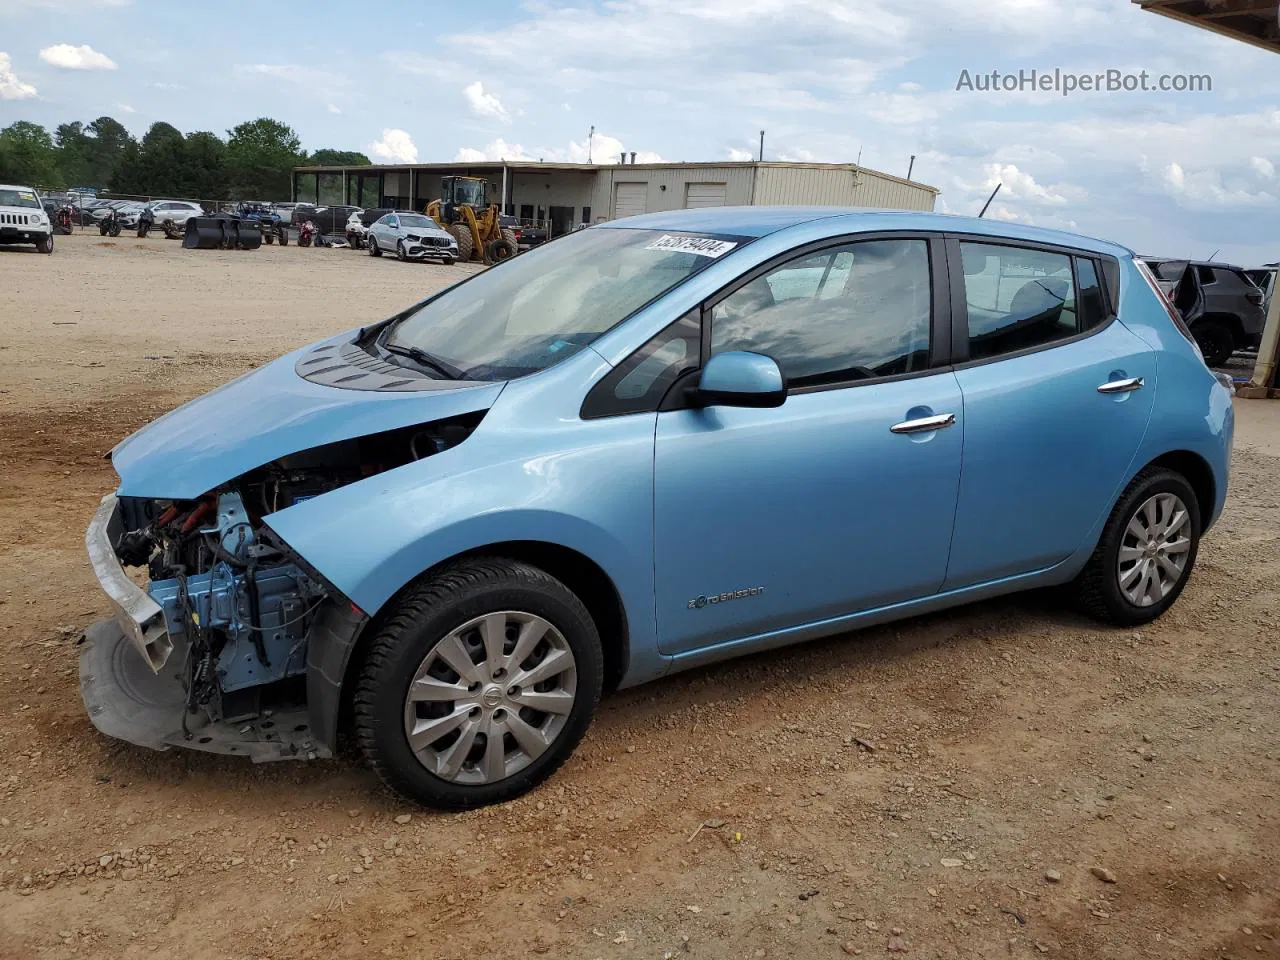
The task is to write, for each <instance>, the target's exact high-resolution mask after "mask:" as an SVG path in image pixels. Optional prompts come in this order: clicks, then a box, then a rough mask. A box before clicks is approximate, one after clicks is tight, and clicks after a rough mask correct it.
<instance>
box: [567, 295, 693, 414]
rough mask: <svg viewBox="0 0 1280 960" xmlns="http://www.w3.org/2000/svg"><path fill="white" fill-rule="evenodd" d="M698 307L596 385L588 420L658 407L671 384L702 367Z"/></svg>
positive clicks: (589, 398)
mask: <svg viewBox="0 0 1280 960" xmlns="http://www.w3.org/2000/svg"><path fill="white" fill-rule="evenodd" d="M699 314H700V311H699V309H698V308H697V307H695V308H694V309H692V310H690V311H689V312H688V313H686V314H685V315H684V316H683V317H681V318H680V319H679V320H677V321H676V322H675V323H673V324H671V326H669V327H667V328H666V329H665V330H663V331H662V332H661V333H660V334H658V335H657V336H656V337H654V338H653V339H652V340H650V341H649V342H648V343H646V344H645V345H644V346H643V347H641V348H640V349H639V350H637V351H636V352H635V353H633V354H631V356H629V357H627V359H625V360H623V361H622V363H620V364H618V365H617V366H616V367H614V368H613V369H612V370H611V371H609V374H608V375H607V376H606V377H605V378H604V379H603V380H601V381H600V382H599V383H598V384H596V385H595V386H594V387H592V389H591V392H590V393H589V394H587V399H586V401H585V402H584V403H583V405H582V416H583V418H584V419H588V420H590V419H592V418H595V417H616V416H621V415H623V414H627V413H642V412H647V411H651V410H657V409H658V406H659V404H661V403H662V398H663V397H664V396H666V393H667V391H668V390H669V389H670V388H671V385H672V384H673V383H675V382H676V381H677V380H678V379H680V377H681V376H683V375H684V374H685V373H687V372H689V371H690V370H696V369H697V367H698V359H699V356H698V355H699V352H700V347H701V340H702V324H701V323H700V322H699Z"/></svg>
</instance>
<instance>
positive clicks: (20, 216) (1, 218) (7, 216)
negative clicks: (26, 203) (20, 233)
mask: <svg viewBox="0 0 1280 960" xmlns="http://www.w3.org/2000/svg"><path fill="white" fill-rule="evenodd" d="M30 222H31V217H30V216H28V215H27V214H25V213H0V223H7V224H11V225H13V226H15V227H25V226H26V225H27V224H29V223H30Z"/></svg>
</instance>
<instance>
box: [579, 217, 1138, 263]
mask: <svg viewBox="0 0 1280 960" xmlns="http://www.w3.org/2000/svg"><path fill="white" fill-rule="evenodd" d="M815 220H829V221H831V223H830V224H829V226H830V228H831V234H832V235H833V236H835V235H838V234H840V233H845V232H860V231H870V230H928V231H932V232H951V233H969V234H979V235H982V236H990V237H993V238H997V239H998V238H1007V239H1010V240H1028V241H1031V242H1035V243H1047V244H1056V245H1058V246H1065V247H1077V248H1080V249H1084V250H1092V251H1096V252H1098V253H1106V254H1109V255H1110V256H1114V257H1129V256H1133V251H1132V250H1130V249H1129V248H1128V247H1124V246H1121V245H1120V244H1117V243H1111V242H1110V241H1107V240H1099V239H1097V238H1094V237H1086V236H1082V235H1080V234H1075V233H1068V232H1067V231H1064V230H1049V229H1046V228H1043V227H1032V226H1026V225H1024V224H1020V223H1012V222H1010V221H1008V220H981V219H979V218H977V217H961V216H956V215H955V214H950V213H932V212H923V211H913V210H886V209H880V208H860V207H699V208H697V209H693V210H667V211H664V212H662V213H644V214H640V215H638V216H634V217H626V218H625V219H623V220H609V221H606V222H605V223H601V224H598V226H600V227H604V228H606V229H622V230H683V231H689V232H697V233H718V234H725V235H729V236H738V237H763V236H767V235H768V234H771V233H776V232H777V231H779V230H785V229H787V228H788V227H794V226H797V225H799V224H802V223H810V222H812V221H815Z"/></svg>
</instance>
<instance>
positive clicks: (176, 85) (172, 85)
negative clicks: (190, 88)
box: [151, 80, 187, 90]
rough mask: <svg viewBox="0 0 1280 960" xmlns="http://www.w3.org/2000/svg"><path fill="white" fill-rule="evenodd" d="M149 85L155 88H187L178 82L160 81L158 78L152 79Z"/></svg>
mask: <svg viewBox="0 0 1280 960" xmlns="http://www.w3.org/2000/svg"><path fill="white" fill-rule="evenodd" d="M151 86H153V87H155V88H156V89H157V90H185V89H187V88H186V87H184V86H183V85H182V84H180V83H161V82H160V81H159V80H156V81H153V82H152V84H151Z"/></svg>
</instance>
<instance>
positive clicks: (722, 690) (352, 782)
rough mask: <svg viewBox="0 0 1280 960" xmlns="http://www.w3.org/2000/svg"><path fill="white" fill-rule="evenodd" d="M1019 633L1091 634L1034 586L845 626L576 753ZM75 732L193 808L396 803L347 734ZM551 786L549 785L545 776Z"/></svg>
mask: <svg viewBox="0 0 1280 960" xmlns="http://www.w3.org/2000/svg"><path fill="white" fill-rule="evenodd" d="M1024 628H1026V629H1029V630H1032V631H1034V632H1036V633H1040V632H1043V631H1045V630H1052V629H1055V628H1056V629H1058V630H1062V629H1064V628H1065V629H1066V630H1068V631H1070V632H1072V633H1077V634H1080V633H1087V632H1089V631H1092V630H1097V629H1098V627H1097V625H1096V624H1094V623H1093V622H1092V621H1089V620H1086V619H1085V618H1083V617H1082V616H1080V615H1077V614H1076V613H1075V612H1074V611H1073V610H1072V609H1071V608H1070V606H1069V605H1068V604H1067V603H1066V602H1065V600H1064V599H1063V597H1062V596H1061V593H1060V591H1055V590H1037V591H1028V592H1026V593H1021V594H1016V595H1013V596H1009V597H1001V598H997V599H993V600H985V601H979V602H976V603H973V604H970V605H967V606H963V607H958V608H954V609H952V610H947V611H942V612H938V613H931V614H925V615H922V616H918V617H913V618H910V619H906V620H901V621H897V622H894V623H890V624H883V625H879V626H875V627H868V628H866V629H862V630H854V631H847V632H845V633H841V634H836V635H833V636H831V637H826V638H822V639H818V640H813V641H809V642H806V643H801V644H797V645H794V646H790V647H784V648H779V649H775V650H769V651H764V652H761V653H756V654H749V655H745V656H741V657H737V658H734V659H732V660H726V661H724V662H721V663H717V664H712V665H708V666H703V667H698V668H694V669H691V670H688V671H684V672H681V673H678V674H674V675H672V676H669V677H664V678H662V679H659V680H655V681H652V682H650V683H647V684H643V685H641V686H639V687H633V688H630V689H627V690H623V691H618V692H614V693H609V694H606V695H605V696H604V697H603V698H602V700H601V703H600V706H599V708H598V710H597V714H596V717H595V718H594V720H593V722H592V726H591V728H590V729H589V730H588V732H587V736H586V739H585V740H584V742H583V744H582V745H581V746H579V748H578V751H579V753H582V752H583V751H591V750H592V749H593V747H596V746H600V745H602V744H612V743H614V742H615V741H618V742H620V741H621V740H624V739H628V738H631V739H634V737H635V736H636V734H635V731H637V730H644V729H654V728H655V727H657V726H659V725H660V724H661V722H662V720H663V719H664V718H666V717H667V716H668V715H669V714H671V713H672V712H674V711H677V710H684V709H690V708H696V709H699V710H701V709H707V710H711V711H715V710H717V709H720V708H727V707H729V706H730V705H732V704H734V703H740V702H742V701H744V700H746V701H751V700H753V699H757V698H761V697H765V696H768V695H770V694H771V693H773V692H774V691H775V690H776V688H777V686H778V684H779V683H780V682H791V683H796V682H804V681H810V682H816V683H828V684H848V683H849V682H850V681H851V680H852V681H857V680H858V679H859V678H864V679H865V677H866V675H867V674H868V673H870V672H872V671H882V670H889V671H891V672H892V671H893V670H894V669H895V668H896V667H898V666H901V667H903V668H905V667H906V665H907V664H908V663H909V662H910V661H912V660H913V659H914V658H916V657H917V656H920V655H925V656H927V655H928V653H929V652H930V651H933V650H936V649H938V648H941V647H944V646H950V645H961V646H966V647H967V646H972V647H979V646H990V645H991V643H992V635H993V634H1000V635H1007V634H1010V633H1012V634H1015V635H1016V634H1018V633H1019V632H1022V631H1023V630H1024ZM74 726H75V727H76V729H75V731H74V735H76V736H91V737H92V738H93V739H94V742H96V743H97V744H98V745H99V746H100V748H101V749H100V753H99V756H98V761H97V769H96V770H95V771H94V775H95V776H96V777H97V779H98V781H99V782H100V783H116V784H119V785H132V786H135V787H142V786H146V785H150V786H154V787H158V788H162V789H163V788H166V787H167V788H175V787H176V788H180V789H182V790H183V791H185V793H186V802H189V803H192V804H195V805H197V806H209V807H213V808H217V807H220V806H223V805H225V804H226V803H227V802H232V803H234V801H230V800H229V799H228V797H229V795H231V794H236V793H243V792H244V791H245V790H252V791H253V792H254V793H255V794H256V795H258V799H260V800H266V801H267V802H270V803H278V804H279V805H280V808H281V809H287V808H291V807H306V806H311V805H314V804H315V803H317V802H322V801H326V800H329V799H332V798H333V797H334V796H335V795H342V796H344V798H345V799H344V801H343V802H344V803H347V804H348V805H350V804H353V803H355V804H362V805H371V806H373V807H374V808H377V807H384V806H385V807H387V808H390V807H392V806H396V805H397V804H399V803H400V802H401V801H399V800H398V799H397V798H395V797H394V796H393V795H392V794H391V793H390V792H389V791H387V790H385V789H383V788H382V787H381V785H380V783H379V781H378V779H377V777H376V776H375V775H374V774H373V773H372V772H371V771H369V770H368V769H367V768H366V767H365V765H364V763H363V760H362V758H361V756H360V754H359V751H358V749H357V748H356V747H355V745H354V743H353V742H352V739H351V737H350V736H349V735H348V736H340V739H339V744H338V751H337V755H336V756H335V757H334V758H333V759H332V760H322V761H314V762H291V761H281V762H275V763H266V764H252V763H251V762H249V761H248V760H247V759H245V758H242V757H230V756H219V755H216V754H208V753H202V752H199V751H194V750H183V749H179V748H174V749H172V750H170V751H167V752H164V753H159V752H155V751H151V750H148V749H146V748H142V747H135V746H133V745H131V744H127V743H122V742H120V741H116V740H112V739H110V738H108V737H106V736H103V735H101V734H99V733H97V731H95V730H92V728H91V727H90V725H89V721H88V718H87V717H84V718H80V719H79V720H77V721H75V722H74ZM69 732H71V731H69ZM695 736H696V734H695ZM572 763H573V759H572V758H571V760H570V764H572ZM561 776H563V774H561ZM618 776H623V774H622V773H621V772H619V774H618ZM555 782H556V779H555V778H552V780H551V781H550V783H551V784H553V785H554V783H555ZM272 795H274V796H272ZM441 816H447V815H446V814H441Z"/></svg>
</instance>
